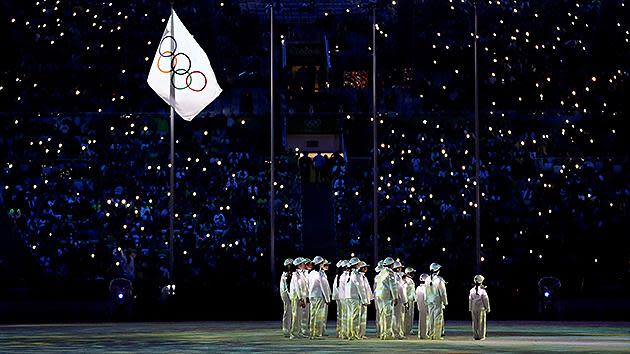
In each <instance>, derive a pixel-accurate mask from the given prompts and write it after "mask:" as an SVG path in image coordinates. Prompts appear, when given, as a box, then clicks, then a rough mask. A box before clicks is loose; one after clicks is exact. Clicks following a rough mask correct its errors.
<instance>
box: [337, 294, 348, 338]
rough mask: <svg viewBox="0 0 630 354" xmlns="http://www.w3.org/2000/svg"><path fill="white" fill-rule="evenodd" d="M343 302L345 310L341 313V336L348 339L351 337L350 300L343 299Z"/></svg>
mask: <svg viewBox="0 0 630 354" xmlns="http://www.w3.org/2000/svg"><path fill="white" fill-rule="evenodd" d="M341 302H342V304H343V311H342V313H341V336H340V337H339V338H341V339H348V338H350V328H349V325H350V316H351V313H350V302H349V299H343V300H341Z"/></svg>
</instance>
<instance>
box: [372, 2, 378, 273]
mask: <svg viewBox="0 0 630 354" xmlns="http://www.w3.org/2000/svg"><path fill="white" fill-rule="evenodd" d="M372 114H373V115H372V119H373V121H372V146H373V152H372V153H373V156H372V159H373V167H372V184H373V185H372V187H373V188H374V196H373V197H374V200H373V201H372V206H373V210H372V218H373V219H374V230H373V232H372V235H373V238H374V239H373V240H374V264H377V263H378V145H377V144H378V139H377V127H378V121H377V119H376V6H373V7H372Z"/></svg>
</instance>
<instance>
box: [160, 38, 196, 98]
mask: <svg viewBox="0 0 630 354" xmlns="http://www.w3.org/2000/svg"><path fill="white" fill-rule="evenodd" d="M167 38H170V39H171V40H172V41H173V50H164V51H163V50H162V45H163V44H164V41H165V40H166V39H167ZM158 54H160V57H159V58H158V60H157V63H156V65H157V68H158V70H159V71H160V72H161V73H163V74H171V85H172V86H173V88H175V89H176V90H185V89H189V90H191V91H193V92H201V91H203V90H204V89H205V88H206V86H208V77H207V76H206V74H204V73H203V72H201V71H199V70H195V71H191V69H192V60H191V59H190V56H188V54H186V53H181V52H180V53H177V41H176V40H175V38H174V37H173V36H164V38H162V40H161V41H160V47H159V48H158ZM179 56H183V57H185V58H186V60H188V67H187V68H177V64H178V57H179ZM162 58H170V59H171V67H170V70H164V69H163V68H162V67H161V66H160V60H161V59H162ZM179 61H180V62H181V60H179ZM194 75H197V76H199V75H201V77H202V78H203V81H204V82H203V86H201V88H195V87H193V83H194V80H193V76H194ZM182 76H183V77H184V78H185V79H184V80H185V81H184V85H183V86H178V85H177V83H176V80H177V78H178V77H182Z"/></svg>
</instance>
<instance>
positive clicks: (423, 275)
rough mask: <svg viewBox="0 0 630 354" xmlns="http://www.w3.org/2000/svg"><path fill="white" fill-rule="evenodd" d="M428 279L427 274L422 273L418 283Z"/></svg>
mask: <svg viewBox="0 0 630 354" xmlns="http://www.w3.org/2000/svg"><path fill="white" fill-rule="evenodd" d="M428 277H429V274H427V273H422V274H420V281H421V282H424V281H425V280H427V278H428Z"/></svg>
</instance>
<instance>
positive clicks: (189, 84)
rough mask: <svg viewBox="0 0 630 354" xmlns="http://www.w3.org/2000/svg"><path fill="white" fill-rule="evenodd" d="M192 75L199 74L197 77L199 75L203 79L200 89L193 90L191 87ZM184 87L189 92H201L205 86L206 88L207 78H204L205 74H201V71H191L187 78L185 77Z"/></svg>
mask: <svg viewBox="0 0 630 354" xmlns="http://www.w3.org/2000/svg"><path fill="white" fill-rule="evenodd" d="M193 74H199V75H201V76H202V77H203V80H204V83H203V86H202V87H201V88H200V89H195V88H193V87H192V86H191V85H192V82H193V81H192V76H193ZM189 80H190V82H189ZM186 85H188V88H189V89H191V90H193V91H195V92H201V91H203V90H204V89H205V88H206V86H208V78H207V77H206V74H204V73H202V72H201V71H198V70H196V71H193V72H191V73H190V74H188V76H187V77H186Z"/></svg>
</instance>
